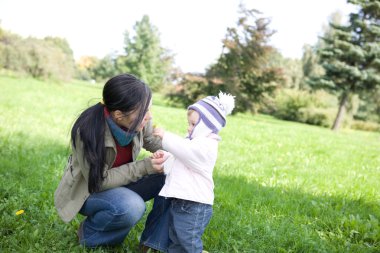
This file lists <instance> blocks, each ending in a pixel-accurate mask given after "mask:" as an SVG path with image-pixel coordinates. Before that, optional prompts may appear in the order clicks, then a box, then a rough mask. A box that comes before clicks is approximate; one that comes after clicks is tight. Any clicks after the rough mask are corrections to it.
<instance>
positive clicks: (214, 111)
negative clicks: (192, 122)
mask: <svg viewBox="0 0 380 253" xmlns="http://www.w3.org/2000/svg"><path fill="white" fill-rule="evenodd" d="M234 108H235V97H234V96H232V95H231V94H228V93H223V92H221V91H220V92H219V95H218V96H208V97H205V98H203V99H201V100H199V101H198V102H196V103H195V104H192V105H190V106H189V107H188V108H187V109H188V110H190V109H191V110H194V111H197V112H198V113H199V114H200V118H201V119H202V120H203V122H204V123H205V124H206V126H207V127H208V128H210V129H211V130H212V132H213V133H218V132H219V131H220V129H222V128H223V127H224V126H225V125H226V116H227V115H229V114H231V112H232V110H233V109H234Z"/></svg>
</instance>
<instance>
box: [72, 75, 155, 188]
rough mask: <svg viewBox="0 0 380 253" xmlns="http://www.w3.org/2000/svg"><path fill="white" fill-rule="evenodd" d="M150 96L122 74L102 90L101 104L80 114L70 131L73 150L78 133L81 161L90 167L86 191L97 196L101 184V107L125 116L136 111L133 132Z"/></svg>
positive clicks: (103, 155)
mask: <svg viewBox="0 0 380 253" xmlns="http://www.w3.org/2000/svg"><path fill="white" fill-rule="evenodd" d="M151 98H152V93H151V90H150V89H149V87H148V86H147V85H146V84H145V83H144V82H142V81H141V80H139V79H137V78H136V77H134V76H133V75H130V74H122V75H118V76H115V77H113V78H111V79H110V80H108V81H107V82H106V84H105V85H104V88H103V101H104V105H103V104H102V103H97V104H95V105H93V106H91V107H89V108H87V109H86V110H85V111H83V112H82V113H81V115H80V116H79V117H78V119H77V120H76V121H75V123H74V126H73V128H72V129H71V141H72V144H73V147H74V148H76V147H77V143H76V136H77V134H78V133H79V136H80V139H81V141H82V143H83V149H84V159H86V161H87V162H88V163H89V166H90V173H89V181H88V191H89V192H90V193H94V192H98V191H100V189H101V184H102V182H103V180H104V165H105V158H106V149H105V145H104V134H105V129H106V127H105V124H106V121H105V117H104V107H106V108H107V109H108V111H110V112H111V111H115V110H120V111H122V112H123V113H124V114H125V115H129V114H130V113H132V112H135V111H138V117H137V119H136V120H135V121H134V122H133V123H132V125H131V127H130V128H129V131H130V132H134V131H136V128H137V127H138V125H139V124H140V123H141V122H142V120H143V119H144V116H145V114H146V112H147V110H148V107H149V102H150V100H151Z"/></svg>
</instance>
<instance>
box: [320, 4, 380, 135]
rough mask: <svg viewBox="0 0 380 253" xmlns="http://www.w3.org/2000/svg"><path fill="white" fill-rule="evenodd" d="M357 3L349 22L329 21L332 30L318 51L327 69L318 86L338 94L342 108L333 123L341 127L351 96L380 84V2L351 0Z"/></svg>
mask: <svg viewBox="0 0 380 253" xmlns="http://www.w3.org/2000/svg"><path fill="white" fill-rule="evenodd" d="M348 2H349V3H352V4H356V5H358V7H359V8H358V11H357V12H355V13H351V14H350V20H349V24H348V25H338V24H334V23H330V27H331V29H332V31H333V32H332V33H331V34H329V36H325V37H323V38H322V39H323V43H324V44H323V47H322V48H321V49H320V51H319V52H318V55H319V57H320V61H321V64H322V66H323V68H324V70H325V74H324V76H323V77H322V78H316V79H315V80H313V83H314V85H315V86H318V87H321V88H325V89H328V90H330V91H332V92H334V93H336V94H338V96H339V101H340V102H339V109H338V113H337V116H336V118H335V121H334V124H333V126H332V129H333V130H337V129H339V127H340V124H341V121H342V119H343V115H344V111H345V107H346V104H347V102H348V99H349V96H350V95H352V94H358V93H360V92H363V91H370V90H372V89H374V88H375V87H376V86H378V85H380V75H379V74H380V19H379V18H380V4H379V2H378V1H377V0H349V1H348Z"/></svg>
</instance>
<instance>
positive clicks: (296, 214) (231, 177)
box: [0, 76, 380, 253]
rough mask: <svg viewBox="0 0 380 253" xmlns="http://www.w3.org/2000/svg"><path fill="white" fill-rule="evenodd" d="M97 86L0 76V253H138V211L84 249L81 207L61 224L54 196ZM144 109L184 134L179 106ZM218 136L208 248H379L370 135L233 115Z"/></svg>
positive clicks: (378, 172)
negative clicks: (130, 225)
mask: <svg viewBox="0 0 380 253" xmlns="http://www.w3.org/2000/svg"><path fill="white" fill-rule="evenodd" d="M101 88H102V87H101V85H93V84H86V83H82V82H72V83H61V84H58V83H54V82H43V81H38V80H34V79H28V78H16V77H9V76H0V89H1V93H0V175H1V177H0V213H1V216H0V238H1V240H0V252H137V245H138V240H139V236H140V234H141V232H142V230H143V226H144V221H145V218H146V216H144V218H143V219H142V220H141V221H140V222H139V223H138V225H137V226H136V227H135V228H134V229H133V230H132V231H131V233H130V234H129V235H128V237H127V238H126V240H125V242H124V244H123V245H121V246H119V247H116V248H112V249H110V248H99V249H95V250H87V249H84V248H82V247H80V246H79V245H78V242H77V238H76V229H77V227H78V225H79V223H80V221H81V220H82V219H83V217H81V216H77V217H76V218H75V219H74V220H73V221H72V222H70V223H68V224H65V223H63V222H62V221H61V220H60V219H59V217H58V215H57V213H56V211H55V208H54V205H53V194H54V190H55V188H56V187H57V185H58V182H59V180H60V178H61V175H62V173H63V167H64V164H65V162H66V159H67V156H68V154H69V152H70V148H69V142H70V139H69V132H70V128H71V126H72V124H73V122H74V120H75V119H76V117H77V116H78V114H79V113H80V112H81V111H82V110H83V109H84V108H86V107H87V106H89V105H92V104H94V103H97V102H99V101H100V98H101ZM153 113H154V115H153V117H154V121H155V122H156V123H158V125H160V126H162V127H164V128H166V129H167V130H170V131H172V132H175V133H178V134H181V135H184V133H185V129H186V114H185V110H184V109H178V108H170V107H168V106H166V105H165V101H164V100H163V97H162V96H160V95H159V94H155V96H154V101H153ZM220 135H221V137H222V141H221V142H220V148H219V158H218V161H217V165H216V168H215V171H214V179H215V205H214V216H213V218H212V220H211V223H210V225H209V226H208V227H207V229H206V232H205V234H204V237H203V241H204V245H205V249H207V250H208V251H209V252H226V253H227V252H380V228H379V220H380V187H379V183H380V134H379V133H373V132H361V131H352V130H342V131H340V132H332V131H330V130H329V129H325V128H320V127H315V126H310V125H304V124H299V123H294V122H286V121H280V120H276V119H274V118H272V117H269V116H265V115H257V116H252V115H248V114H238V115H234V116H230V117H229V118H228V121H227V126H226V128H225V129H223V130H222V131H221V133H220ZM145 155H148V153H147V152H143V153H142V155H141V156H145ZM147 208H148V210H149V209H150V208H151V203H150V202H148V203H147ZM18 210H24V213H23V214H20V215H16V212H17V211H18Z"/></svg>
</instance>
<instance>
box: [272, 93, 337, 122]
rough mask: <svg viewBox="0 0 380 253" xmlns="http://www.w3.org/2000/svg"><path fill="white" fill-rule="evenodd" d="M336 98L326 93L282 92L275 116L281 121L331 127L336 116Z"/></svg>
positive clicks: (277, 99) (277, 102)
mask: <svg viewBox="0 0 380 253" xmlns="http://www.w3.org/2000/svg"><path fill="white" fill-rule="evenodd" d="M336 105H337V103H336V98H335V97H334V96H332V95H329V94H328V93H326V92H323V91H319V92H315V93H309V92H307V91H299V90H289V89H288V90H282V91H280V93H278V94H277V96H276V98H275V111H274V113H273V115H274V116H275V117H277V118H279V119H284V120H290V121H297V122H302V123H307V124H311V125H317V126H323V127H329V126H331V125H332V122H333V120H334V117H335V115H336V110H337V109H336Z"/></svg>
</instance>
